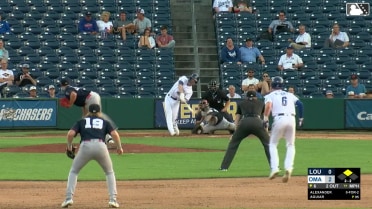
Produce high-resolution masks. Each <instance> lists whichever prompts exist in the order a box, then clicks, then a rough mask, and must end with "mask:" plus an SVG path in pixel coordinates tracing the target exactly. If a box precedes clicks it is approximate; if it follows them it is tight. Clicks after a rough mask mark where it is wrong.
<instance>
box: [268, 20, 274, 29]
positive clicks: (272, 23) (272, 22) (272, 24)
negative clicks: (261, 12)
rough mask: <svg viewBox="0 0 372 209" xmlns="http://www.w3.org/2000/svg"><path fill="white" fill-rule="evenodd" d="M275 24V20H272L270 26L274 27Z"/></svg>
mask: <svg viewBox="0 0 372 209" xmlns="http://www.w3.org/2000/svg"><path fill="white" fill-rule="evenodd" d="M274 26H275V21H271V23H270V25H269V28H271V29H274Z"/></svg>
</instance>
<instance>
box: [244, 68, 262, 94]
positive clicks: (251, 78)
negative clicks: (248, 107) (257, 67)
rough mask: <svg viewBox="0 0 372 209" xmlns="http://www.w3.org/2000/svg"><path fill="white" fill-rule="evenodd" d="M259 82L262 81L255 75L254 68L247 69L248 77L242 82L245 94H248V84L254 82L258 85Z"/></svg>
mask: <svg viewBox="0 0 372 209" xmlns="http://www.w3.org/2000/svg"><path fill="white" fill-rule="evenodd" d="M259 82H260V81H259V80H258V79H257V78H255V77H254V69H248V71H247V78H246V79H244V80H243V82H242V90H243V92H244V95H246V94H247V92H248V86H249V84H253V85H255V87H256V85H257V84H258V83H259ZM256 88H257V87H256Z"/></svg>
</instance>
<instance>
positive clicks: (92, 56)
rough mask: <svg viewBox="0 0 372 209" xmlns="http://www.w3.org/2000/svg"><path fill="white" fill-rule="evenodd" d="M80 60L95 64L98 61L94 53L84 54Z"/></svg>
mask: <svg viewBox="0 0 372 209" xmlns="http://www.w3.org/2000/svg"><path fill="white" fill-rule="evenodd" d="M80 60H81V61H83V62H89V63H92V64H95V63H97V62H98V59H97V57H96V55H95V54H87V55H84V56H82V57H80Z"/></svg>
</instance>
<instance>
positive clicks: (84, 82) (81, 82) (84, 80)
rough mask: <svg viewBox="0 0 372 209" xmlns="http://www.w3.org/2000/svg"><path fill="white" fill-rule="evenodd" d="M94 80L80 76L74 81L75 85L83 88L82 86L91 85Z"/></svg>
mask: <svg viewBox="0 0 372 209" xmlns="http://www.w3.org/2000/svg"><path fill="white" fill-rule="evenodd" d="M94 83H95V82H94V80H93V79H91V78H89V77H86V76H80V77H79V78H77V79H76V84H77V85H78V86H84V85H92V84H94Z"/></svg>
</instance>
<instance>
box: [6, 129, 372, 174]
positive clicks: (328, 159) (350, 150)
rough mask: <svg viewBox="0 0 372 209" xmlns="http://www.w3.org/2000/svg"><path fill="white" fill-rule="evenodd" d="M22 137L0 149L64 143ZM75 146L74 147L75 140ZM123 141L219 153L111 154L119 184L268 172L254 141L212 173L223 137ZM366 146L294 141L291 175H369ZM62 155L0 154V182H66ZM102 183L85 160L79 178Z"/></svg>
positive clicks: (9, 140)
mask: <svg viewBox="0 0 372 209" xmlns="http://www.w3.org/2000/svg"><path fill="white" fill-rule="evenodd" d="M21 133H22V132H21ZM26 133H30V132H24V133H23V134H25V135H24V137H22V138H6V137H4V138H1V139H0V148H7V147H17V146H27V145H39V144H55V143H65V138H63V137H56V138H51V139H47V138H27V134H26ZM64 133H65V132H64ZM7 134H9V133H6V134H5V136H8V135H7ZM1 136H4V135H3V134H2V135H1ZM75 142H76V143H78V139H75ZM122 142H123V143H124V144H147V145H156V146H167V147H181V148H194V149H213V150H220V151H217V152H188V153H141V154H139V153H136V154H130V153H125V154H124V155H122V156H118V155H116V154H112V155H111V157H112V161H113V164H114V170H115V174H116V177H117V179H118V180H138V179H190V178H228V177H262V176H264V177H266V176H267V175H268V173H269V167H268V163H267V160H266V158H265V155H264V151H263V148H262V145H261V143H260V142H259V140H258V139H257V138H255V137H253V138H248V139H245V140H243V142H242V144H241V146H240V148H239V150H238V152H237V154H236V156H235V159H234V161H233V163H232V164H231V167H230V169H229V171H228V172H221V171H218V170H217V169H218V168H219V166H220V163H221V160H222V158H223V156H224V150H225V149H226V147H227V144H228V140H227V139H226V138H212V137H211V138H209V137H205V138H181V137H177V138H168V137H162V138H160V137H151V138H150V137H146V138H125V137H122ZM124 146H125V145H124ZM369 147H370V141H368V140H335V139H332V140H325V139H300V140H297V141H296V160H295V170H294V173H293V175H307V168H309V167H360V168H361V170H362V173H372V167H371V166H370V156H369V153H370V148H369ZM63 151H64V150H61V153H52V154H49V153H48V154H46V153H37V154H36V153H4V152H0V163H1V166H2V171H3V172H0V180H66V177H67V175H68V172H69V169H70V166H71V163H72V161H71V160H70V159H68V158H67V157H66V156H65V154H64V153H63ZM279 153H280V164H281V165H283V161H284V154H285V142H284V140H281V142H280V144H279ZM104 179H105V176H104V173H103V171H102V170H101V168H100V167H99V165H98V164H97V163H96V162H90V163H89V164H88V165H87V166H86V167H84V168H83V170H82V171H81V173H80V174H79V180H104Z"/></svg>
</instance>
